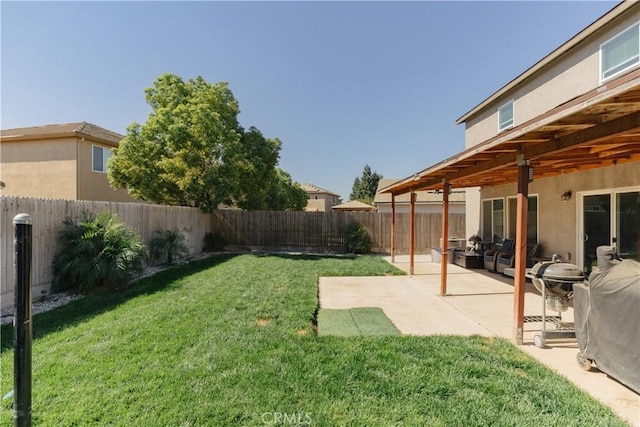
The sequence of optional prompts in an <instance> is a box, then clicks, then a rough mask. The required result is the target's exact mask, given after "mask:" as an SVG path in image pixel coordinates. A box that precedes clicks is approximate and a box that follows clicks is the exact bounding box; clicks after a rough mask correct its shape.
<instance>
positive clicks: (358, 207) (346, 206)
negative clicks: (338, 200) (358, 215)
mask: <svg viewBox="0 0 640 427" xmlns="http://www.w3.org/2000/svg"><path fill="white" fill-rule="evenodd" d="M331 209H335V210H338V211H375V210H376V208H375V207H374V206H371V205H368V204H366V203H363V202H361V201H359V200H351V201H349V202H347V203H343V204H341V205H336V206H332V207H331Z"/></svg>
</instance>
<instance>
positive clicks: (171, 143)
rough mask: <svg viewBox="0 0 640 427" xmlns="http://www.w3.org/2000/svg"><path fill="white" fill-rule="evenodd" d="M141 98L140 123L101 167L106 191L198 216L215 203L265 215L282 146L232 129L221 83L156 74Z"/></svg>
mask: <svg viewBox="0 0 640 427" xmlns="http://www.w3.org/2000/svg"><path fill="white" fill-rule="evenodd" d="M145 95H146V101H147V103H148V104H149V105H150V106H151V113H150V114H149V117H148V119H147V121H146V122H145V123H144V124H139V123H133V124H131V125H130V126H129V127H128V128H127V134H126V136H125V138H124V139H123V140H122V141H121V142H120V146H119V147H118V148H117V149H115V150H114V152H113V155H112V157H111V158H110V160H109V164H108V174H109V181H110V183H111V185H112V186H113V187H116V188H127V190H128V191H129V193H130V194H131V195H132V196H133V197H135V198H138V199H142V200H146V201H150V202H154V203H161V204H166V205H182V206H196V207H199V208H201V209H203V210H205V211H210V210H212V209H215V208H216V207H217V206H218V205H219V204H221V203H224V204H229V205H231V204H236V205H237V206H239V207H241V208H244V209H268V208H269V204H268V198H267V197H266V193H267V192H268V191H269V189H270V186H271V184H272V183H274V182H279V181H278V176H279V175H278V173H279V172H278V170H277V168H276V165H277V163H278V158H279V155H280V149H281V147H282V143H281V142H280V141H279V140H278V139H268V138H265V137H264V136H263V135H262V134H261V133H260V131H259V130H258V129H256V128H253V127H252V128H250V129H249V130H248V131H246V132H245V130H244V129H243V128H242V127H240V125H239V123H238V114H239V112H240V108H239V105H238V101H237V100H236V99H235V97H234V96H233V93H232V92H231V90H230V89H229V87H228V85H227V83H225V82H220V83H215V84H211V83H208V82H206V81H205V80H204V79H203V78H202V77H196V78H195V79H190V80H187V81H184V80H183V79H182V78H181V77H179V76H177V75H174V74H163V75H162V76H160V77H158V78H157V79H156V80H155V82H154V84H153V87H151V88H147V89H146V90H145ZM291 185H293V183H292V184H291Z"/></svg>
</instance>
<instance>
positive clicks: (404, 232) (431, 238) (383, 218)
mask: <svg viewBox="0 0 640 427" xmlns="http://www.w3.org/2000/svg"><path fill="white" fill-rule="evenodd" d="M211 221H212V224H211V229H212V230H213V231H216V232H219V233H221V234H222V235H223V236H224V237H225V240H226V242H227V244H228V245H229V246H230V247H243V248H247V247H248V248H254V249H274V248H280V249H287V248H297V249H299V250H311V251H335V252H340V251H342V250H344V245H345V238H344V231H345V227H346V225H347V224H348V223H349V222H351V221H358V222H360V223H362V224H363V225H364V226H365V227H366V228H367V230H368V231H369V233H370V234H371V237H372V239H373V251H374V252H378V253H390V251H391V214H384V213H378V212H287V211H285V212H274V211H269V212H264V211H251V212H248V211H236V210H220V211H215V212H214V213H213V215H212V216H211ZM449 221H450V226H449V227H450V235H451V236H452V237H464V230H465V215H464V214H450V215H449ZM441 227H442V215H441V214H439V213H434V214H432V213H420V214H416V253H421V254H424V253H429V252H430V250H431V248H434V247H437V246H438V244H439V240H440V233H441V231H440V230H441ZM396 233H397V234H396V248H397V253H398V254H401V253H408V251H409V214H406V213H405V214H397V215H396Z"/></svg>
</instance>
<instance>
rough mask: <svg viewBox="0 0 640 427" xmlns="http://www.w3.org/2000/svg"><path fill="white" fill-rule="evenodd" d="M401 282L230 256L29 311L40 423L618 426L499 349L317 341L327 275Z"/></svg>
mask: <svg viewBox="0 0 640 427" xmlns="http://www.w3.org/2000/svg"><path fill="white" fill-rule="evenodd" d="M394 273H397V270H395V271H394V270H393V269H392V268H391V267H390V266H389V265H388V264H386V263H385V262H384V261H382V260H380V259H378V258H375V257H357V258H355V259H350V258H342V257H333V258H331V257H314V256H284V255H283V256H276V255H262V256H261V255H241V256H221V257H216V258H212V259H209V260H203V261H200V262H195V263H192V264H189V265H187V266H183V267H179V268H174V269H171V270H168V271H165V272H162V273H160V274H158V275H156V276H154V277H151V278H148V279H145V280H143V281H141V282H140V283H139V284H138V285H136V287H135V288H132V289H130V290H129V291H127V292H125V293H123V294H103V295H91V296H88V297H85V298H83V299H81V300H78V301H75V302H73V303H71V304H69V305H67V306H64V307H60V308H59V309H56V310H53V311H51V312H48V313H43V314H41V315H38V316H35V318H34V334H35V336H36V340H35V342H34V349H33V353H34V356H33V377H34V381H33V421H34V425H47V426H49V425H56V426H57V425H65V426H68V425H118V426H148V425H154V426H202V425H211V426H232V425H243V426H259V425H266V424H269V425H276V423H275V421H276V420H277V419H279V420H280V421H281V423H280V425H285V423H284V422H282V421H289V422H288V424H289V425H291V424H292V423H291V421H292V420H297V421H301V422H303V423H304V422H309V421H311V422H312V423H313V425H320V426H341V425H349V426H374V425H375V426H389V425H408V426H418V425H429V426H462V425H464V426H469V425H511V426H512V425H518V426H527V425H557V426H570V425H585V426H593V425H603V426H612V425H623V423H622V422H621V421H620V420H619V419H618V418H616V417H615V416H614V415H613V413H612V412H611V410H609V409H608V408H606V407H604V406H602V405H601V404H599V403H598V402H596V401H595V400H594V399H592V398H590V397H589V396H588V395H587V394H585V393H584V392H582V391H580V390H579V389H577V388H576V387H574V386H573V385H571V384H570V383H569V382H568V381H567V380H566V379H564V378H562V377H560V376H558V375H556V374H554V373H553V372H552V371H550V370H549V369H547V368H545V367H544V366H542V365H541V364H539V363H538V362H536V361H535V360H534V359H533V358H532V357H530V356H528V355H526V354H525V353H523V352H521V351H520V350H518V349H517V348H516V347H514V346H513V345H511V344H510V343H509V342H507V341H504V340H501V339H491V338H483V337H479V336H475V337H448V336H434V337H423V338H419V337H403V336H399V337H389V336H386V337H366V336H362V337H348V338H342V337H333V336H320V337H319V336H316V335H315V333H314V325H313V320H314V312H315V310H316V309H317V291H318V290H317V281H318V276H320V275H322V276H326V275H365V274H367V275H370V274H394ZM11 334H12V333H11V328H10V327H3V328H2V357H1V372H2V385H1V387H0V395H4V394H6V393H7V392H8V391H9V390H10V389H11V388H12V382H13V378H12V370H13V367H12V364H13V352H12V350H11V349H10V345H11V339H12V338H11ZM1 405H2V414H0V424H1V425H6V426H9V425H11V424H12V410H11V401H9V400H6V401H2V403H1ZM285 415H286V417H287V418H285Z"/></svg>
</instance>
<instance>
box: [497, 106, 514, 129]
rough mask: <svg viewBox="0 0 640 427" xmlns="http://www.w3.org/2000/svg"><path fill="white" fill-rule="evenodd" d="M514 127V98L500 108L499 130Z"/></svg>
mask: <svg viewBox="0 0 640 427" xmlns="http://www.w3.org/2000/svg"><path fill="white" fill-rule="evenodd" d="M510 127H513V100H512V101H509V102H507V103H506V104H504V105H503V106H502V107H500V108H498V130H499V131H501V130H504V129H509V128H510Z"/></svg>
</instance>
